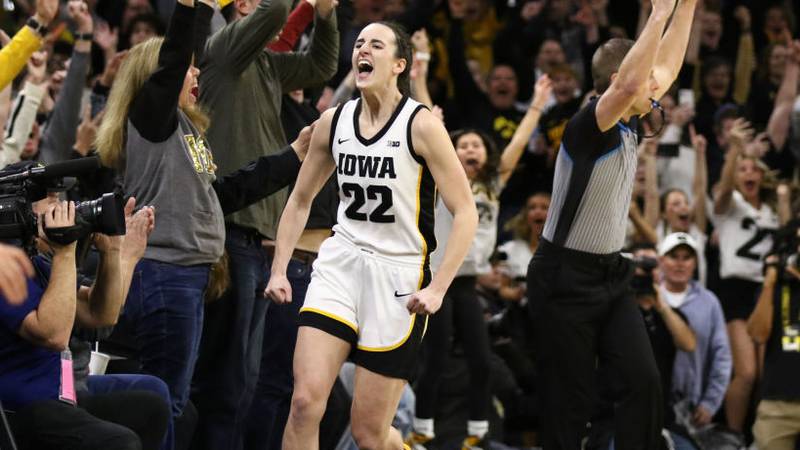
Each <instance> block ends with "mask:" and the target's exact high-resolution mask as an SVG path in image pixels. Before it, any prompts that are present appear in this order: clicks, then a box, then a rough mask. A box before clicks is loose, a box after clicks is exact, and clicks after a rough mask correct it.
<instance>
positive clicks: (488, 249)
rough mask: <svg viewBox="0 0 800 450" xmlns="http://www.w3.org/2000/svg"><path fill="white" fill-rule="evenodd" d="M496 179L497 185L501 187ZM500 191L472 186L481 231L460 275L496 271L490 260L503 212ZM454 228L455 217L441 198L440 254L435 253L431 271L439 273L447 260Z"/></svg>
mask: <svg viewBox="0 0 800 450" xmlns="http://www.w3.org/2000/svg"><path fill="white" fill-rule="evenodd" d="M498 183H499V180H496V181H495V183H494V186H499V184H498ZM489 189H494V192H495V193H494V195H490V193H489V192H488V190H489ZM497 192H498V189H495V188H492V187H486V186H484V185H483V184H482V183H473V184H472V196H473V198H474V199H475V207H476V208H477V209H478V228H477V230H475V237H474V238H473V240H472V245H471V246H470V248H469V252H468V253H467V256H466V257H465V258H464V262H463V263H461V267H459V268H458V272H457V273H456V275H457V276H467V275H482V274H485V273H489V272H491V270H492V266H491V264H489V258H490V257H491V256H492V252H493V251H494V245H495V243H496V242H497V215H498V214H499V212H500V200H499V194H497ZM452 228H453V215H452V214H450V211H448V209H447V207H446V206H445V205H444V202H443V201H442V199H441V197H439V199H438V200H437V201H436V220H435V222H434V234H435V235H436V242H437V243H438V245H437V247H436V251H434V252H433V253H432V254H431V268H432V269H433V271H434V272H435V271H436V270H438V269H439V265H440V264H441V263H442V258H443V257H444V249H445V248H446V247H447V240H448V239H449V238H450V230H451V229H452Z"/></svg>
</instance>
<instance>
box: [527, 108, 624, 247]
mask: <svg viewBox="0 0 800 450" xmlns="http://www.w3.org/2000/svg"><path fill="white" fill-rule="evenodd" d="M597 101H598V99H593V100H592V101H590V102H589V103H588V104H587V105H586V106H585V107H583V108H582V109H581V110H580V111H578V113H577V114H575V115H574V116H573V117H572V119H570V121H569V123H568V124H567V126H566V128H565V130H564V137H563V139H562V141H561V148H560V150H559V152H558V157H557V159H556V168H555V176H554V178H553V195H552V200H551V202H550V210H549V211H548V212H547V221H546V222H545V225H544V231H543V233H542V235H543V237H544V238H545V239H547V240H548V241H550V242H552V243H553V244H555V245H558V246H561V247H566V248H570V249H573V250H579V251H583V252H588V253H595V254H608V253H614V252H618V251H620V250H621V249H622V247H623V246H624V244H625V231H626V228H627V224H628V209H629V208H630V202H631V195H632V192H633V183H634V178H635V174H636V164H637V146H638V142H637V141H638V139H637V135H636V118H635V117H634V118H632V119H631V122H630V123H628V124H625V123H623V122H622V121H619V122H617V125H616V126H614V127H613V128H611V129H609V130H608V131H605V132H603V131H601V130H600V129H599V128H598V126H597V118H596V116H595V108H596V107H597Z"/></svg>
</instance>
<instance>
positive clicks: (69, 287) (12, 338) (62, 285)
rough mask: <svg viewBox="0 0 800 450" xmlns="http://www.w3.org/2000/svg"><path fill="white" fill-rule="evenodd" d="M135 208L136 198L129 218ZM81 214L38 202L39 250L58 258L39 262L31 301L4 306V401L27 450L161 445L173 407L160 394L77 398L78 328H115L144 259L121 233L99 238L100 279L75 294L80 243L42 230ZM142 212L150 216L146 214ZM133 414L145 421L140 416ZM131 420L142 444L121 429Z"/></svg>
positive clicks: (63, 225)
mask: <svg viewBox="0 0 800 450" xmlns="http://www.w3.org/2000/svg"><path fill="white" fill-rule="evenodd" d="M134 204H135V200H133V199H131V201H130V202H129V205H128V208H127V209H128V211H129V215H130V211H131V210H132V209H133V205H134ZM42 210H44V211H42ZM75 210H76V207H75V205H74V204H73V203H66V202H58V201H57V200H56V196H55V195H53V194H52V193H51V194H49V195H48V196H47V198H46V199H44V200H40V201H38V202H35V203H33V211H34V213H35V214H37V215H38V216H40V217H41V219H40V220H39V222H38V223H39V234H38V239H37V247H39V249H41V250H47V251H49V252H51V254H52V257H51V258H50V260H49V261H48V260H47V259H46V258H44V257H43V256H36V257H34V258H33V260H32V261H33V265H34V267H35V269H36V270H35V272H36V276H35V277H34V278H32V279H29V280H28V283H27V289H28V296H27V298H26V299H25V300H24V302H23V303H22V305H20V306H10V305H7V304H6V302H5V301H0V399H1V400H2V401H3V406H4V407H5V408H8V409H10V410H12V411H15V413H14V414H13V415H11V417H10V422H11V425H12V430H13V432H14V434H15V435H16V438H17V440H18V443H19V445H20V448H22V449H25V448H36V449H40V448H65V447H66V446H67V445H77V447H76V448H82V449H95V448H96V449H101V448H102V449H105V448H114V449H140V448H143V446H142V442H144V441H145V438H144V436H149V437H150V439H149V440H150V441H151V442H156V443H157V444H156V445H158V444H160V442H161V440H162V439H163V435H164V431H165V428H166V419H167V418H168V417H169V409H168V406H167V404H166V402H164V401H163V400H161V399H159V398H158V397H157V396H155V395H154V394H148V393H135V394H134V393H129V395H126V396H122V397H120V396H117V397H114V396H112V395H111V394H109V395H108V396H105V397H104V396H86V397H84V396H81V397H80V399H78V398H77V395H76V391H75V386H74V379H73V371H72V355H71V353H70V352H69V351H68V350H67V344H68V340H69V337H70V334H71V332H72V328H73V324H78V325H80V326H84V327H99V326H110V325H113V324H114V323H116V320H117V317H118V316H119V310H120V308H121V306H122V303H123V300H124V294H125V292H126V291H127V285H128V284H129V283H130V275H131V273H132V269H133V267H134V266H135V263H136V260H137V259H138V258H137V256H136V255H137V252H136V251H135V249H134V250H132V249H131V245H127V246H126V245H125V242H124V240H123V239H124V238H123V237H122V236H105V235H100V234H97V233H96V234H95V239H94V244H95V246H96V247H97V249H98V251H99V253H100V266H99V269H98V273H97V281H96V282H95V283H94V285H93V286H92V287H91V288H88V287H81V288H78V289H76V287H77V286H78V284H77V281H78V280H77V271H76V268H75V258H76V257H75V247H76V244H75V242H71V243H68V244H59V243H56V242H53V241H52V240H49V239H47V234H45V232H44V230H48V232H49V233H57V232H59V231H63V230H65V229H67V228H69V227H72V226H73V225H74V224H75V215H76V214H75ZM42 212H43V214H42ZM139 214H142V215H147V214H152V211H147V210H146V209H145V210H143V211H140V213H139ZM139 229H141V227H139ZM135 241H136V240H135V239H132V240H131V242H134V243H135ZM139 253H141V252H139ZM76 405H77V406H78V407H75V406H76ZM113 410H116V412H114V411H113ZM124 411H128V413H127V415H126V414H125V413H124ZM134 413H135V414H136V415H138V416H141V418H134V417H133V415H134ZM104 418H108V420H103V419H104ZM159 418H160V420H159ZM128 421H129V422H130V423H132V424H133V425H132V428H136V429H137V431H140V430H141V432H142V433H143V434H142V436H143V437H142V438H141V440H140V436H139V435H137V433H135V432H134V431H132V430H131V429H130V428H128V427H126V426H123V425H126V424H127V423H125V422H128ZM154 434H156V436H153V435H154ZM145 448H156V447H154V446H148V447H145Z"/></svg>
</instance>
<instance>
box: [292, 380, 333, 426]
mask: <svg viewBox="0 0 800 450" xmlns="http://www.w3.org/2000/svg"><path fill="white" fill-rule="evenodd" d="M326 400H327V397H326V396H324V395H322V394H319V393H316V392H315V391H314V390H313V389H308V388H303V387H300V386H298V387H296V388H295V390H294V393H293V394H292V408H291V416H292V419H293V420H295V421H301V422H309V421H315V420H316V421H319V420H320V419H322V415H323V414H324V413H325V404H326Z"/></svg>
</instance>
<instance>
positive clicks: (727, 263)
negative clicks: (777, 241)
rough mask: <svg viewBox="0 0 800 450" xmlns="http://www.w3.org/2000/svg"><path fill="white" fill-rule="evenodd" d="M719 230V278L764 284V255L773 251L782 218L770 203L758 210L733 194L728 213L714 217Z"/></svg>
mask: <svg viewBox="0 0 800 450" xmlns="http://www.w3.org/2000/svg"><path fill="white" fill-rule="evenodd" d="M713 220H714V226H715V227H716V228H717V230H718V231H719V259H720V263H719V275H720V277H722V278H731V277H737V278H743V279H745V280H750V281H757V282H761V281H764V276H763V274H762V271H761V270H762V267H763V258H764V255H766V253H767V252H768V251H769V250H770V248H772V234H773V233H774V232H775V231H776V230H777V229H778V216H777V215H776V214H775V211H773V210H772V208H770V206H769V205H767V204H766V203H762V204H761V209H755V208H753V206H752V205H751V204H749V203H747V201H746V200H745V199H744V197H742V194H740V193H739V191H733V197H732V199H731V206H730V209H729V210H728V211H727V213H725V214H722V215H714V217H713Z"/></svg>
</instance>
